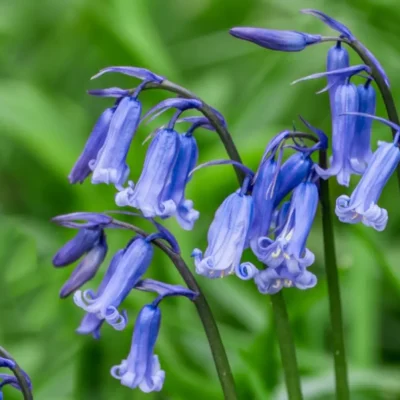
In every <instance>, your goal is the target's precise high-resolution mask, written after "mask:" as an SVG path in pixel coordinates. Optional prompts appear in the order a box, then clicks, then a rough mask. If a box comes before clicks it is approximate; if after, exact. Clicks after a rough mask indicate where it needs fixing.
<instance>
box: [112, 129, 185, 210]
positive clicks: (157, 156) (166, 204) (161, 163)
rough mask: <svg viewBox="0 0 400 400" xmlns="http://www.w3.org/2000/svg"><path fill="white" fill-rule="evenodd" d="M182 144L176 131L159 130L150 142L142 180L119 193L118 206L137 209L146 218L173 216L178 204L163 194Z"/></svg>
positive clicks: (117, 197) (116, 200)
mask: <svg viewBox="0 0 400 400" xmlns="http://www.w3.org/2000/svg"><path fill="white" fill-rule="evenodd" d="M179 145H180V139H179V134H178V133H177V132H176V131H175V130H172V129H161V130H159V131H158V132H157V133H156V135H155V136H154V138H153V140H152V142H151V143H150V146H149V149H148V151H147V154H146V159H145V162H144V166H143V170H142V174H141V175H140V178H139V181H138V182H137V184H136V185H135V186H134V185H133V183H131V184H130V186H129V187H128V188H126V189H124V190H122V191H120V192H119V193H117V195H116V197H115V202H116V204H117V205H118V206H120V207H123V206H131V207H135V208H138V209H139V210H141V211H142V213H143V215H144V216H145V217H155V216H161V217H169V216H171V215H173V214H174V213H175V211H176V204H175V202H174V201H173V200H172V199H165V197H164V193H165V188H166V185H167V184H168V181H169V177H170V175H171V171H172V169H173V167H174V165H175V163H176V160H177V158H178V154H179V147H180V146H179Z"/></svg>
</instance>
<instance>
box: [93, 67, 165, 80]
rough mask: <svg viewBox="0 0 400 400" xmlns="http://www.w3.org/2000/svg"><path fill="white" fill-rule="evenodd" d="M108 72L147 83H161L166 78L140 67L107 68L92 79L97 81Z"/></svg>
mask: <svg viewBox="0 0 400 400" xmlns="http://www.w3.org/2000/svg"><path fill="white" fill-rule="evenodd" d="M108 72H117V73H120V74H124V75H128V76H132V77H134V78H139V79H142V80H146V81H152V82H158V83H161V82H162V81H163V80H164V77H162V76H160V75H157V74H155V73H153V72H151V71H149V70H148V69H145V68H138V67H124V66H121V67H107V68H103V69H101V70H100V71H99V72H98V73H97V74H96V75H93V76H92V77H91V78H90V79H91V80H93V79H96V78H98V77H100V76H102V75H104V74H106V73H108Z"/></svg>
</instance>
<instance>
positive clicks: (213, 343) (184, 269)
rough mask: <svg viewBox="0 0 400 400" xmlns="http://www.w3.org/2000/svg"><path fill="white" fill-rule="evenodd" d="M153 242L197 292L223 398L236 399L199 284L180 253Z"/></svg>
mask: <svg viewBox="0 0 400 400" xmlns="http://www.w3.org/2000/svg"><path fill="white" fill-rule="evenodd" d="M113 222H114V224H115V225H118V226H119V227H121V228H123V229H129V230H133V231H134V232H136V233H139V234H140V235H142V236H144V237H146V236H148V235H149V234H148V233H147V232H145V231H143V230H142V229H140V228H138V227H136V226H134V225H131V224H128V223H125V222H122V221H117V220H114V221H113ZM153 243H154V244H155V245H156V246H157V247H159V248H160V249H161V250H162V251H163V252H164V253H165V254H166V255H167V256H168V257H169V258H170V260H171V261H172V262H173V263H174V265H175V267H176V269H177V270H178V272H179V273H180V275H181V276H182V278H183V280H184V281H185V283H186V285H187V286H188V288H189V289H191V290H193V291H194V292H197V293H198V296H197V297H196V299H195V300H194V304H195V306H196V309H197V313H198V314H199V317H200V320H201V322H202V324H203V327H204V331H205V333H206V336H207V339H208V343H209V345H210V349H211V353H212V356H213V359H214V364H215V367H216V369H217V373H218V377H219V381H220V383H221V386H222V391H223V393H224V399H225V400H236V399H237V395H236V388H235V381H234V379H233V375H232V371H231V367H230V365H229V360H228V357H227V355H226V351H225V347H224V344H223V343H222V339H221V335H220V333H219V330H218V326H217V324H216V322H215V319H214V316H213V314H212V311H211V308H210V306H209V304H208V302H207V299H206V297H205V296H204V294H203V292H202V290H201V288H200V286H199V284H198V283H197V281H196V279H195V277H194V276H193V274H192V272H191V271H190V269H189V267H188V266H187V265H186V263H185V261H184V260H183V258H182V257H181V255H180V254H178V253H175V252H174V251H173V250H172V249H171V248H170V247H169V246H168V245H167V244H165V243H164V241H163V240H161V239H156V240H154V241H153Z"/></svg>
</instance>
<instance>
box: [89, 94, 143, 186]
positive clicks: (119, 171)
mask: <svg viewBox="0 0 400 400" xmlns="http://www.w3.org/2000/svg"><path fill="white" fill-rule="evenodd" d="M141 111H142V106H141V104H140V102H139V101H138V100H137V98H136V97H124V98H122V99H121V101H120V102H119V103H118V105H117V109H116V110H115V112H114V115H113V117H112V119H111V122H110V127H109V130H108V134H107V138H106V140H105V143H104V145H103V147H102V148H101V150H100V152H99V155H98V157H97V159H96V160H93V162H92V163H91V164H90V168H91V169H92V170H93V175H92V183H107V184H110V183H112V184H114V185H115V186H116V187H117V188H118V187H121V186H122V185H123V184H124V183H125V181H126V179H127V178H128V175H129V167H128V165H127V164H126V157H127V154H128V151H129V148H130V145H131V142H132V139H133V136H134V134H135V132H136V130H137V127H138V125H139V122H140V114H141Z"/></svg>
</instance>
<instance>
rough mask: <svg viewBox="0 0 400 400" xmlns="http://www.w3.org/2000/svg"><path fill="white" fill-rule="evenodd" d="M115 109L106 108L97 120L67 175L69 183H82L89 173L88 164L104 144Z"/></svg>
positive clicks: (93, 159)
mask: <svg viewBox="0 0 400 400" xmlns="http://www.w3.org/2000/svg"><path fill="white" fill-rule="evenodd" d="M115 109H116V107H112V108H107V109H106V110H105V111H104V112H103V113H102V114H101V116H100V118H99V119H98V120H97V122H96V125H95V126H94V128H93V130H92V133H91V134H90V136H89V139H88V140H87V142H86V144H85V147H84V149H83V151H82V153H81V155H80V156H79V158H78V160H77V161H76V163H75V165H74V167H73V168H72V170H71V172H70V174H69V175H68V179H69V181H70V183H77V182H79V183H82V182H83V181H84V180H85V179H86V178H87V177H88V176H89V175H90V174H91V172H92V170H91V168H90V166H89V164H92V163H93V162H94V161H95V160H96V158H97V156H98V153H99V151H100V149H101V148H102V147H103V145H104V142H105V140H106V137H107V133H108V129H109V127H110V123H111V119H112V117H113V115H114V112H115Z"/></svg>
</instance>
